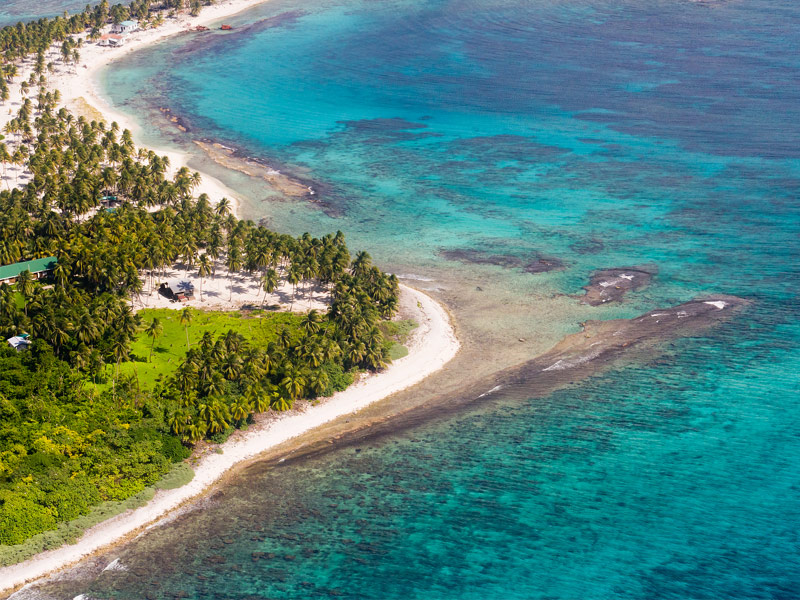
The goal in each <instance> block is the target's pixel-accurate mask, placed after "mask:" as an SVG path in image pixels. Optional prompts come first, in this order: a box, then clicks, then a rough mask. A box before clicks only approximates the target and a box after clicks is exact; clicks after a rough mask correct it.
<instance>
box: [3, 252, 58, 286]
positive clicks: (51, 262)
mask: <svg viewBox="0 0 800 600" xmlns="http://www.w3.org/2000/svg"><path fill="white" fill-rule="evenodd" d="M57 262H58V261H57V260H56V257H55V256H48V257H47V258H37V259H36V260H29V261H26V262H18V263H14V264H13V265H6V266H5V267H0V284H3V283H8V284H11V283H14V282H15V281H16V280H17V277H19V274H20V273H22V272H23V271H30V272H31V275H33V277H34V279H42V278H43V277H46V276H47V274H48V273H50V272H51V271H52V270H53V269H54V268H55V266H56V263H57Z"/></svg>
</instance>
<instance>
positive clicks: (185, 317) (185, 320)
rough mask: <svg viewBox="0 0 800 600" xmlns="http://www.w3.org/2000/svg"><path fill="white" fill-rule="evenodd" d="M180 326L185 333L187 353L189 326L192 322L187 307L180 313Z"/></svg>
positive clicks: (189, 309)
mask: <svg viewBox="0 0 800 600" xmlns="http://www.w3.org/2000/svg"><path fill="white" fill-rule="evenodd" d="M180 321H181V325H183V330H184V332H185V333H186V351H187V352H188V351H189V324H190V323H191V322H192V309H191V308H189V307H188V306H187V307H186V308H184V309H183V310H182V311H181V317H180Z"/></svg>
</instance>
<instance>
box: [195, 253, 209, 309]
mask: <svg viewBox="0 0 800 600" xmlns="http://www.w3.org/2000/svg"><path fill="white" fill-rule="evenodd" d="M197 274H198V275H199V276H200V302H202V301H203V278H205V277H208V276H209V275H210V274H211V261H210V260H209V258H208V254H201V255H200V258H199V259H198V260H197Z"/></svg>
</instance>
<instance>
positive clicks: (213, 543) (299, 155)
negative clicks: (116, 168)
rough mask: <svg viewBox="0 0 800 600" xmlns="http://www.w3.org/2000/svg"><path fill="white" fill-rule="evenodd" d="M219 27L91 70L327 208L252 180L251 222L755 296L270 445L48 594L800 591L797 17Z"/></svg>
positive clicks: (296, 10)
mask: <svg viewBox="0 0 800 600" xmlns="http://www.w3.org/2000/svg"><path fill="white" fill-rule="evenodd" d="M231 22H232V23H233V24H234V25H235V26H236V29H235V31H234V32H233V33H231V34H222V33H221V32H210V33H209V34H206V35H203V36H194V37H185V38H183V39H181V40H177V41H173V42H170V43H167V44H162V45H160V46H159V47H158V48H155V49H153V50H151V51H148V52H146V53H143V54H139V55H137V56H134V57H131V59H130V60H128V61H126V62H125V63H124V64H120V65H118V66H116V67H115V68H114V69H113V70H112V71H110V72H108V73H107V74H106V75H105V79H106V86H107V88H108V92H109V94H110V95H111V96H112V98H113V99H114V101H115V103H117V104H119V105H120V106H122V107H123V108H127V109H128V110H131V111H135V112H137V113H139V114H141V115H148V116H153V118H152V122H154V123H157V122H159V119H158V118H156V116H157V115H158V114H159V113H158V111H157V110H155V108H154V107H169V108H170V109H171V110H173V111H174V112H175V113H177V114H180V115H181V117H183V118H184V119H185V120H186V123H187V124H188V125H189V127H190V128H191V131H190V137H205V138H211V139H216V140H220V141H222V142H225V143H227V144H230V145H233V146H235V147H237V148H239V149H241V150H242V151H243V152H244V153H246V154H248V155H250V156H254V157H257V158H260V159H263V160H266V161H267V162H270V163H271V164H275V165H279V166H280V167H281V168H283V169H286V170H288V171H290V172H293V173H297V174H300V175H302V176H304V177H307V178H309V180H310V181H311V182H312V185H313V186H314V187H315V189H317V190H318V192H319V194H320V195H321V197H322V199H323V201H324V203H325V207H324V208H325V210H321V209H320V208H319V207H317V206H311V205H304V204H302V203H296V202H283V203H269V202H267V201H266V200H267V199H268V198H265V194H264V192H258V193H259V194H261V195H260V196H254V197H253V200H252V202H251V203H250V204H248V205H247V206H246V207H245V210H246V211H247V212H248V213H249V215H250V216H253V217H265V218H267V219H268V220H270V221H271V222H272V223H273V225H274V226H275V227H277V228H280V229H285V230H286V229H288V230H290V231H293V232H296V233H299V232H302V231H304V230H306V229H308V230H311V231H313V232H315V233H317V232H323V231H328V230H331V229H342V230H344V231H346V232H347V234H348V237H349V239H351V240H354V242H353V243H352V245H353V246H354V247H359V246H360V247H367V248H369V249H370V251H371V252H372V253H373V255H375V256H376V257H377V258H378V260H379V261H380V262H381V264H382V265H384V266H385V267H387V268H397V269H408V268H414V269H418V272H420V273H433V274H436V273H440V274H441V273H442V272H444V270H445V269H449V270H452V271H453V272H454V273H456V274H457V273H459V272H466V271H467V270H470V269H473V268H475V267H474V266H472V265H469V264H463V263H456V262H450V261H446V260H445V259H444V258H442V252H443V251H456V250H472V251H475V250H477V251H479V252H483V253H484V254H485V255H492V256H498V255H500V256H503V257H505V258H507V259H509V260H512V261H514V260H516V261H518V262H519V263H520V264H524V263H525V262H527V261H529V260H531V259H533V258H536V257H538V256H546V257H556V258H558V259H560V260H562V261H563V262H564V263H565V265H566V269H565V270H563V271H561V272H558V273H551V274H547V275H533V274H529V273H525V272H524V271H523V270H522V269H514V268H512V269H506V270H504V271H503V276H504V277H506V278H510V280H511V281H512V283H514V284H515V285H517V284H518V285H519V286H520V287H521V288H525V287H530V288H536V287H537V286H538V287H542V288H544V289H547V290H551V291H553V292H555V293H575V292H576V291H578V290H579V288H580V286H581V285H583V284H584V283H585V282H586V279H587V276H588V274H589V273H590V272H591V271H592V270H594V269H597V268H604V267H615V266H622V265H632V264H655V265H656V266H657V267H658V269H659V273H658V275H657V277H656V278H655V280H654V282H653V284H652V285H651V287H649V288H648V289H647V290H645V291H642V292H639V293H637V294H635V295H634V296H633V297H632V301H631V303H630V305H629V307H628V308H623V309H621V310H622V311H623V312H625V311H628V312H630V313H632V314H635V313H636V312H638V311H639V310H641V309H644V308H654V307H656V306H660V305H665V304H668V303H670V304H671V303H675V302H678V301H682V300H686V299H688V298H690V297H693V296H696V295H698V294H702V293H706V292H722V293H730V294H737V295H741V296H745V297H747V298H749V299H751V300H753V304H752V306H751V307H750V308H749V309H748V310H747V311H746V313H744V314H743V315H741V316H740V317H739V318H738V319H736V320H735V321H732V322H729V323H727V324H725V325H723V326H721V327H719V328H717V329H715V330H713V331H710V332H705V333H703V334H702V335H700V336H699V337H697V338H692V339H687V340H682V341H680V342H675V343H671V344H668V345H666V346H665V348H664V349H663V350H664V354H663V355H661V356H654V357H653V358H650V359H642V360H641V361H639V362H637V363H634V364H627V365H619V367H618V368H617V369H615V370H613V371H610V372H607V373H604V374H602V375H598V376H596V377H594V378H592V379H590V380H588V381H587V382H584V383H582V384H576V385H574V386H572V387H570V388H569V389H566V390H562V391H560V392H558V393H555V394H553V395H551V396H550V397H548V398H545V399H533V400H532V399H530V398H529V395H526V389H525V385H524V382H523V383H522V384H519V385H516V386H514V387H507V388H505V389H503V390H501V391H500V392H499V393H498V394H495V395H494V396H492V397H490V399H489V400H487V401H486V402H485V403H484V404H481V405H479V406H476V407H473V408H471V409H470V410H465V411H463V412H460V413H457V414H455V415H454V414H449V413H448V414H442V415H440V416H439V417H438V418H432V419H431V421H430V422H428V423H427V424H419V423H417V424H413V425H410V426H409V427H407V428H400V430H399V431H397V432H394V433H391V434H384V435H381V436H378V437H376V438H374V439H368V440H363V441H361V442H358V443H357V445H356V446H348V447H345V448H340V449H334V450H332V451H331V452H329V453H327V454H324V455H321V456H317V457H314V458H310V459H307V460H304V461H298V462H295V463H292V462H287V463H284V464H282V465H281V466H279V467H277V468H271V467H270V468H267V467H266V466H261V467H258V466H256V467H254V468H252V469H250V470H249V471H248V472H247V473H246V475H245V476H243V477H242V478H241V480H240V481H238V482H237V483H235V484H232V485H229V486H227V487H225V488H224V490H223V496H222V497H220V498H219V499H218V500H217V501H211V502H209V503H207V504H206V505H204V507H203V510H202V511H199V510H198V511H195V512H193V513H190V514H188V515H186V516H185V517H183V518H181V519H178V520H177V521H175V522H174V523H171V524H169V525H167V526H165V527H163V528H161V529H159V530H157V531H155V532H152V533H151V534H149V535H147V536H145V537H144V538H141V539H140V540H138V541H137V542H135V543H134V544H131V545H129V546H127V547H126V548H125V549H124V550H122V551H121V553H120V554H119V556H120V557H121V559H122V561H123V563H124V564H126V565H129V567H130V569H131V570H130V571H128V572H127V573H124V572H119V571H115V572H107V573H105V574H103V575H101V576H99V577H97V578H94V577H90V578H88V579H83V580H80V581H78V582H77V583H69V584H59V586H57V587H56V588H53V589H54V590H57V592H54V593H56V595H59V597H62V596H63V597H71V596H70V594H73V595H74V594H78V593H87V594H89V595H90V596H91V597H120V598H138V597H141V596H142V594H143V593H145V592H147V593H149V594H151V595H152V596H154V597H171V596H174V595H176V594H179V593H181V592H185V593H186V594H187V597H191V598H222V597H225V598H250V597H259V598H313V597H328V596H338V597H346V598H559V599H561V598H563V599H573V598H641V599H652V598H675V599H678V598H797V597H800V551H799V550H798V548H800V545H798V537H797V530H798V527H799V526H800V511H798V507H799V506H800V503H798V491H799V490H798V485H799V484H800V438H799V437H798V435H797V431H796V423H797V422H798V420H800V406H798V402H797V395H798V383H799V382H798V373H800V356H798V352H797V347H798V342H799V341H800V325H798V316H800V308H799V307H800V303H799V302H798V299H799V298H800V294H799V293H798V292H800V289H799V288H800V285H798V270H799V269H798V257H800V236H798V233H800V199H798V195H799V194H798V193H799V192H800V162H799V161H798V158H800V149H798V142H800V91H799V90H800V55H798V53H797V52H796V50H797V48H798V42H800V7H798V6H797V5H796V4H795V3H792V2H788V1H778V2H766V1H758V0H750V1H741V2H717V3H693V2H666V1H661V2H648V3H640V2H614V3H611V2H602V1H581V2H573V3H560V2H552V1H548V2H545V1H541V0H536V1H533V2H521V1H519V0H506V1H499V0H493V1H490V2H480V3H476V2H460V1H444V0H440V1H430V2H424V3H423V2H417V1H411V0H395V1H391V2H390V1H386V2H383V1H382V2H374V1H373V2H361V1H359V0H348V1H345V2H333V1H326V0H313V1H312V2H308V3H303V4H302V5H298V4H295V3H291V2H287V1H284V0H274V1H273V2H271V3H269V4H267V5H264V6H262V7H260V8H258V9H257V10H254V11H251V12H249V13H247V14H244V15H241V16H239V17H237V18H235V19H233V20H231ZM167 61H169V62H170V63H171V64H175V65H176V66H175V68H174V69H173V70H172V71H170V72H167V71H165V70H164V66H165V65H166V63H167ZM161 120H162V121H163V119H161ZM148 135H149V136H151V137H152V139H154V140H155V139H157V138H163V137H164V136H168V137H171V138H173V141H176V142H180V141H181V139H180V138H179V137H178V136H179V134H177V133H175V132H159V131H149V132H148ZM184 141H185V139H184ZM254 189H255V188H254ZM254 194H255V192H254ZM466 257H467V258H465V259H464V260H467V262H468V259H469V257H472V259H473V260H474V257H475V254H474V253H473V254H468V255H466ZM480 268H484V267H480ZM496 270H497V271H500V270H501V268H500V267H497V269H496ZM502 310H503V308H502V307H498V313H497V314H499V313H500V312H501V311H502ZM612 314H616V313H614V311H611V310H609V311H607V312H599V313H595V316H612ZM495 316H497V315H495V314H486V315H485V319H487V320H491V319H492V318H494V317H495ZM520 318H533V319H535V318H536V315H520ZM570 326H574V323H564V327H565V329H566V328H568V327H570ZM398 427H399V424H398ZM254 552H255V553H265V554H264V555H262V554H257V555H255V556H254V555H253V553H254ZM270 554H272V555H274V556H272V557H270V556H269V555H270ZM115 556H116V555H115Z"/></svg>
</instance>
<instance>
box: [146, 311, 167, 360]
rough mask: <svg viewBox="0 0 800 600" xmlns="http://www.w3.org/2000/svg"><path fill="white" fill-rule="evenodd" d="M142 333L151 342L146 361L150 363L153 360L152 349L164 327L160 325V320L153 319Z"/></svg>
mask: <svg viewBox="0 0 800 600" xmlns="http://www.w3.org/2000/svg"><path fill="white" fill-rule="evenodd" d="M144 332H145V333H146V334H147V336H148V337H150V338H151V339H152V340H153V341H152V343H151V344H150V356H149V357H148V358H147V360H148V361H151V360H152V359H153V349H154V348H155V346H156V340H157V339H158V338H160V337H161V334H162V333H164V326H163V325H162V324H161V320H160V319H159V318H158V317H153V320H152V321H151V322H150V325H148V326H147V328H146V329H145V330H144Z"/></svg>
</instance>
